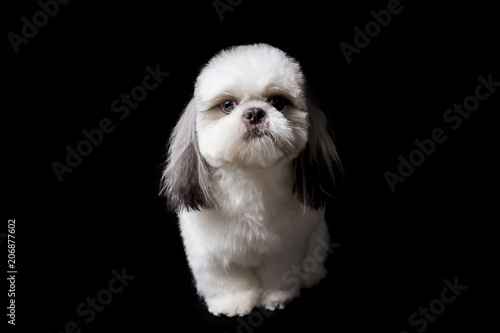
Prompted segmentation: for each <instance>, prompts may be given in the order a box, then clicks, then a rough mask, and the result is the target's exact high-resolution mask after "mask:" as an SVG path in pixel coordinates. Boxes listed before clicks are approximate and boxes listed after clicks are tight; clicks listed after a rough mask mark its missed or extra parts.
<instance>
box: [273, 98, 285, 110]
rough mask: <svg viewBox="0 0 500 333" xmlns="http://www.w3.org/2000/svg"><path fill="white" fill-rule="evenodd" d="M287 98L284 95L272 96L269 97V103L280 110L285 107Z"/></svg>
mask: <svg viewBox="0 0 500 333" xmlns="http://www.w3.org/2000/svg"><path fill="white" fill-rule="evenodd" d="M286 102H287V100H286V98H285V97H281V96H273V97H271V105H272V106H274V108H275V109H276V110H278V111H282V110H283V108H284V107H285V104H286Z"/></svg>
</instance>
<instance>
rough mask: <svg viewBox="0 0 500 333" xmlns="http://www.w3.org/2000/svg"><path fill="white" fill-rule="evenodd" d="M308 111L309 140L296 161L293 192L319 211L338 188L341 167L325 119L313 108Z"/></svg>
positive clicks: (310, 107) (305, 203) (304, 202)
mask: <svg viewBox="0 0 500 333" xmlns="http://www.w3.org/2000/svg"><path fill="white" fill-rule="evenodd" d="M308 108H309V133H308V134H309V140H308V142H307V144H306V147H305V148H304V150H303V151H302V152H301V153H300V154H299V156H298V157H297V158H296V159H295V184H294V191H295V192H296V193H297V197H298V198H299V200H300V201H301V202H302V203H303V204H304V205H307V206H309V207H311V208H314V209H318V208H320V207H323V206H324V205H325V203H326V198H327V197H328V196H331V194H332V193H333V188H334V187H335V175H336V174H337V175H339V174H341V173H342V165H341V163H340V160H339V157H338V155H337V150H336V149H335V145H334V143H333V141H332V139H331V137H330V136H329V135H328V132H327V129H326V118H325V115H324V114H323V113H322V112H321V111H320V110H319V109H317V108H316V107H314V106H313V105H308Z"/></svg>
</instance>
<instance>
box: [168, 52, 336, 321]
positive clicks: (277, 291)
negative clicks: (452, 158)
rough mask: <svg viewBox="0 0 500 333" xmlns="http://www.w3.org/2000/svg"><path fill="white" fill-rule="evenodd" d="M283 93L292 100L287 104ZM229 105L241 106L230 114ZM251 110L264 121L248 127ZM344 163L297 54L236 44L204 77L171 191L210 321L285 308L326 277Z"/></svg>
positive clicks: (175, 141)
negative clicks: (330, 215) (333, 193)
mask: <svg viewBox="0 0 500 333" xmlns="http://www.w3.org/2000/svg"><path fill="white" fill-rule="evenodd" d="M275 96H278V97H280V98H285V99H286V103H285V104H284V106H283V107H282V108H281V107H280V106H279V105H278V104H277V103H275V104H273V97H275ZM228 100H230V101H233V102H234V108H232V109H231V110H230V111H229V112H223V109H222V106H221V104H223V103H224V102H225V101H228ZM251 109H254V110H260V111H259V112H260V113H259V115H262V119H260V120H259V121H255V119H257V118H255V119H254V122H252V121H250V120H249V119H248V118H250V117H251V116H249V115H248V112H249V111H248V110H251ZM226 111H227V110H226ZM335 165H339V163H338V158H337V154H336V152H335V147H334V145H333V142H332V140H331V139H330V137H329V136H328V135H327V133H326V129H325V126H324V119H322V114H321V113H320V112H319V111H318V110H316V109H315V108H314V107H313V106H312V105H311V104H310V103H309V102H308V100H307V97H306V92H305V79H304V76H303V74H302V71H301V69H300V66H299V64H298V63H297V62H296V61H295V60H294V59H293V58H291V57H289V56H287V55H286V54H285V53H284V52H283V51H281V50H279V49H277V48H274V47H272V46H269V45H266V44H256V45H247V46H238V47H234V48H230V49H227V50H223V51H221V52H220V53H219V54H217V55H216V56H215V57H213V58H212V59H211V60H210V61H209V62H208V64H207V65H206V66H205V67H204V68H203V69H202V70H201V73H200V74H199V76H198V78H197V80H196V84H195V90H194V96H193V98H192V100H191V101H190V102H189V104H188V105H187V107H186V109H185V110H184V112H183V113H182V116H181V118H180V120H179V122H178V123H177V125H176V127H175V129H174V131H173V133H172V136H171V138H170V143H169V150H168V159H167V166H166V168H165V171H164V173H163V179H162V184H163V188H162V192H163V193H164V194H165V195H166V196H167V198H168V202H169V205H170V206H171V207H172V208H174V209H175V210H176V211H177V213H178V217H179V226H180V230H181V234H182V238H183V242H184V247H185V251H186V255H187V258H188V262H189V266H190V268H191V271H192V273H193V275H194V278H195V282H196V288H197V290H198V292H199V294H200V295H201V296H202V297H203V298H204V300H205V302H206V303H207V306H208V310H209V311H210V312H211V313H213V314H215V315H219V314H224V315H227V316H234V315H240V316H241V315H245V314H248V313H249V312H250V311H251V310H252V309H253V308H254V307H255V306H261V307H265V308H267V309H272V310H274V309H276V308H283V307H284V305H285V304H286V303H287V302H289V301H290V300H291V299H293V298H294V297H296V296H298V295H299V292H300V288H301V287H310V286H312V285H314V284H316V283H317V282H319V280H321V279H322V278H323V277H324V276H325V275H326V270H325V269H324V265H323V261H324V259H325V257H326V255H324V254H325V253H327V252H328V244H329V242H328V229H327V226H326V223H325V221H324V208H323V207H324V203H325V196H326V195H327V193H325V189H328V188H331V185H333V170H334V168H335ZM321 251H323V252H321ZM320 253H323V254H322V255H320ZM307 262H309V266H308V267H304V266H303V265H305V264H306V263H307ZM306 273H307V274H306Z"/></svg>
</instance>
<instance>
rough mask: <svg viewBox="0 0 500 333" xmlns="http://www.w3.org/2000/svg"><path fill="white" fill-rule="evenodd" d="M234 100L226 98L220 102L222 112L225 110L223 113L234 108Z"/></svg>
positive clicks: (229, 111)
mask: <svg viewBox="0 0 500 333" xmlns="http://www.w3.org/2000/svg"><path fill="white" fill-rule="evenodd" d="M234 105H235V103H234V101H232V100H230V99H228V100H226V101H224V102H222V103H221V108H222V112H225V113H231V111H233V109H234Z"/></svg>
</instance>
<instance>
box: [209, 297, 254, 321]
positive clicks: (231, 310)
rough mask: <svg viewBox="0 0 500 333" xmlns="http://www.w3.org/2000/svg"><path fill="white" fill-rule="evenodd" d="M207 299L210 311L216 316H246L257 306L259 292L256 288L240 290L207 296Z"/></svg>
mask: <svg viewBox="0 0 500 333" xmlns="http://www.w3.org/2000/svg"><path fill="white" fill-rule="evenodd" d="M205 301H206V303H207V306H208V311H210V312H211V313H212V314H214V315H216V316H219V315H221V314H223V315H226V316H228V317H234V316H244V315H247V314H249V313H250V311H252V309H253V308H254V307H255V306H257V304H258V301H259V293H258V292H257V291H256V290H245V291H238V292H233V293H227V294H221V295H215V296H211V297H207V298H206V299H205Z"/></svg>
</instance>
